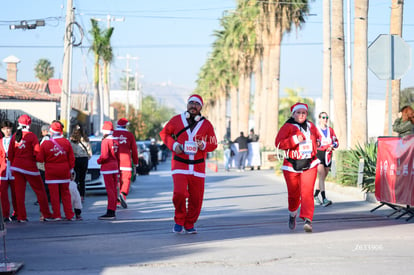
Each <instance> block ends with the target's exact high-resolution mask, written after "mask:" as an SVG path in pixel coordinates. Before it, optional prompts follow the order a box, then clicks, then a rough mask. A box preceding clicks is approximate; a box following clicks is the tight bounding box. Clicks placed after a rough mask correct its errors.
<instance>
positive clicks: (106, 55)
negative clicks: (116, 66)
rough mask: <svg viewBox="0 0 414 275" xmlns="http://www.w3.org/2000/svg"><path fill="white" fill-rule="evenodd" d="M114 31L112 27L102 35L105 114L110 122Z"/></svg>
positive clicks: (105, 117)
mask: <svg viewBox="0 0 414 275" xmlns="http://www.w3.org/2000/svg"><path fill="white" fill-rule="evenodd" d="M113 31H114V28H113V27H110V28H109V29H107V30H106V31H104V32H103V33H102V54H101V58H102V60H103V68H104V69H103V88H104V94H103V113H104V120H105V121H106V120H109V119H110V118H109V106H110V102H111V100H110V93H109V89H110V87H109V65H110V64H111V62H112V60H113V52H112V47H111V36H112V33H113Z"/></svg>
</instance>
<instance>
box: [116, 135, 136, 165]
mask: <svg viewBox="0 0 414 275" xmlns="http://www.w3.org/2000/svg"><path fill="white" fill-rule="evenodd" d="M112 135H113V136H114V137H115V138H117V139H118V143H119V169H120V170H123V171H132V166H136V165H138V149H137V143H136V140H135V137H134V134H132V133H131V132H129V131H128V130H126V129H124V128H116V130H115V131H114V133H113V134H112ZM131 158H132V159H131ZM132 164H134V165H132Z"/></svg>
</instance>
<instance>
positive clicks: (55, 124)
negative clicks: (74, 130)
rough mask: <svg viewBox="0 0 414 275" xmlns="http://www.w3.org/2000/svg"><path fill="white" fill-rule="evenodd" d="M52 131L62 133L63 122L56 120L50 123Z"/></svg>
mask: <svg viewBox="0 0 414 275" xmlns="http://www.w3.org/2000/svg"><path fill="white" fill-rule="evenodd" d="M50 131H51V132H52V133H56V134H61V133H63V127H62V124H61V123H60V122H59V121H55V122H53V123H52V125H50Z"/></svg>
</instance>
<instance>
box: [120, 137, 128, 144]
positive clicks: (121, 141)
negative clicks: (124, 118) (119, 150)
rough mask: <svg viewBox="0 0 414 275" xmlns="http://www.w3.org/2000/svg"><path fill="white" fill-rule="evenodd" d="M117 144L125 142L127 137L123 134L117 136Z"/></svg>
mask: <svg viewBox="0 0 414 275" xmlns="http://www.w3.org/2000/svg"><path fill="white" fill-rule="evenodd" d="M118 139H119V144H126V143H127V139H128V138H127V137H124V136H123V135H120V136H119V138H118Z"/></svg>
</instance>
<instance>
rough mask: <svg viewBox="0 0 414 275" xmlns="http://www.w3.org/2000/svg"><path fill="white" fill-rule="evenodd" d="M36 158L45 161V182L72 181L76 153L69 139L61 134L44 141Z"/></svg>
mask: <svg viewBox="0 0 414 275" xmlns="http://www.w3.org/2000/svg"><path fill="white" fill-rule="evenodd" d="M36 159H37V161H38V162H44V163H45V183H47V184H59V183H69V182H70V173H71V170H72V169H73V168H74V167H75V155H74V154H73V149H72V145H71V144H70V142H69V140H67V139H66V138H64V137H63V136H61V135H60V136H53V137H51V138H50V139H49V140H45V141H43V142H42V145H41V146H40V152H39V154H38V155H37V157H36Z"/></svg>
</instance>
